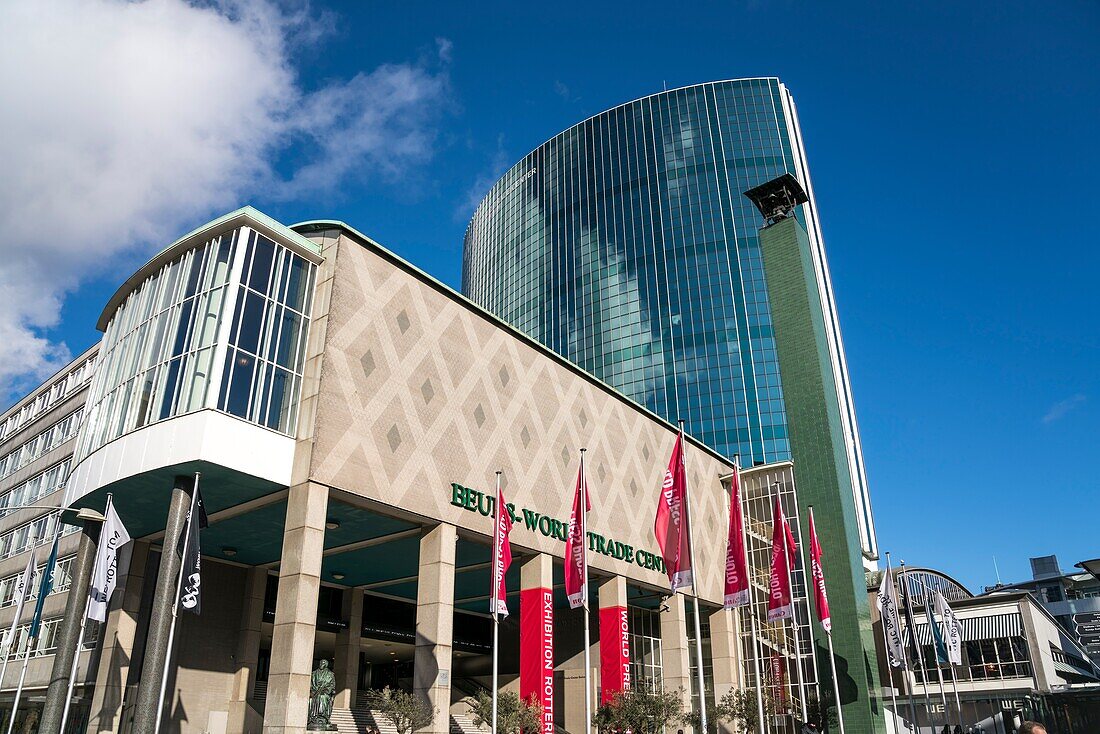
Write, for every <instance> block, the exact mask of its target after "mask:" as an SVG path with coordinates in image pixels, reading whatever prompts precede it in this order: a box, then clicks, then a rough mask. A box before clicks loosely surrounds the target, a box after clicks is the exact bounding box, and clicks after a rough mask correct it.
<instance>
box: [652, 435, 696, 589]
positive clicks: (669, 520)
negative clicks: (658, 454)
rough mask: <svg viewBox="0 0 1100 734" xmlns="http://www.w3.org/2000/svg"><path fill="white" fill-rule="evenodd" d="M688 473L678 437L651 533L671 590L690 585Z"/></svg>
mask: <svg viewBox="0 0 1100 734" xmlns="http://www.w3.org/2000/svg"><path fill="white" fill-rule="evenodd" d="M686 509H687V472H686V471H685V470H684V451H683V446H682V445H681V439H680V437H677V438H676V445H675V446H674V447H673V449H672V458H671V459H670V460H669V462H668V469H666V470H665V478H664V482H663V483H662V486H661V498H660V500H658V502H657V519H656V520H655V521H654V523H653V533H654V535H656V536H657V545H658V546H660V548H661V556H662V557H663V558H664V561H665V571H666V572H667V573H668V579H669V581H671V582H672V590H673V591H676V590H677V589H682V588H684V587H685V586H691V584H692V573H691V571H692V569H691V546H690V543H691V541H690V540H688V538H689V535H690V534H689V533H688V527H687V520H688V518H687V513H686V512H685V510H686Z"/></svg>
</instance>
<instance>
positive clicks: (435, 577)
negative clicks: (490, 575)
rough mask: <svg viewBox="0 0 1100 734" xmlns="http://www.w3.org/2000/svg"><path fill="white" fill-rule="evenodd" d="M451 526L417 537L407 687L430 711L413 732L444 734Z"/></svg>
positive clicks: (448, 700)
mask: <svg viewBox="0 0 1100 734" xmlns="http://www.w3.org/2000/svg"><path fill="white" fill-rule="evenodd" d="M457 541H458V534H457V532H456V531H455V526H454V525H447V524H446V523H443V524H440V525H436V526H435V527H434V528H431V529H429V530H428V531H427V532H425V533H424V535H423V536H421V538H420V570H419V575H418V579H417V588H416V653H415V657H414V658H413V691H414V692H415V693H416V695H417V696H419V697H420V698H421V699H422V700H424V701H426V702H427V703H428V705H429V706H431V707H432V708H434V709H435V710H436V715H435V720H434V721H433V722H432V725H431V726H429V727H426V728H424V729H420V730H419V732H423V734H448V732H449V731H450V728H451V727H450V718H451V717H450V715H449V713H448V712H449V710H450V708H451V643H452V635H453V632H454V600H455V543H456V542H457Z"/></svg>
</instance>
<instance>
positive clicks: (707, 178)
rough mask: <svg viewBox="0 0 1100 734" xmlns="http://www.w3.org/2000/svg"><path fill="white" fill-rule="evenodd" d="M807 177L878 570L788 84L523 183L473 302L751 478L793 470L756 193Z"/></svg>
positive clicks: (480, 241) (592, 149) (617, 116)
mask: <svg viewBox="0 0 1100 734" xmlns="http://www.w3.org/2000/svg"><path fill="white" fill-rule="evenodd" d="M786 172H791V173H794V174H795V175H796V177H798V178H799V179H800V180H801V181H802V183H803V185H804V186H805V187H806V188H807V189H808V191H809V193H810V197H811V198H810V203H809V204H808V205H807V206H806V207H804V211H803V212H800V214H799V217H800V218H801V221H802V224H803V226H804V227H806V229H807V231H808V233H809V237H810V241H811V246H812V248H813V253H812V254H813V258H814V264H815V274H816V277H817V280H818V282H819V292H820V293H821V300H822V310H823V312H824V314H825V321H826V328H827V331H828V342H829V346H830V356H831V363H832V369H833V377H834V380H835V381H836V383H837V393H838V395H839V397H840V403H839V409H840V411H841V421H842V429H843V431H844V433H845V444H846V448H847V456H846V460H847V462H848V464H849V474H850V475H851V477H852V492H853V497H854V498H855V504H856V507H857V515H858V521H859V526H860V543H861V547H862V550H863V552H864V554H865V555H866V556H867V557H868V558H874V557H875V556H877V548H876V546H875V536H874V521H873V519H872V515H871V508H870V500H869V498H868V493H867V486H866V473H865V471H864V468H863V457H862V449H861V447H860V441H859V433H858V428H857V425H856V420H855V409H854V406H853V403H852V398H851V390H850V388H849V385H848V375H847V365H846V364H845V358H844V350H843V344H842V342H841V339H840V329H839V325H838V323H837V317H836V308H835V305H834V304H833V295H832V285H831V282H830V279H829V273H828V266H827V264H826V261H825V251H824V247H823V245H822V242H821V234H820V227H819V226H818V222H817V211H816V206H815V202H814V199H813V188H812V185H811V184H810V181H809V171H808V169H807V167H806V161H805V152H804V149H803V146H802V138H801V133H800V131H799V126H798V119H797V115H796V114H795V111H794V103H793V101H792V100H791V96H790V94H789V92H788V91H787V89H786V87H785V86H784V85H783V84H781V83H780V82H779V80H778V79H775V78H760V79H740V80H732V81H723V82H712V83H708V84H700V85H696V86H691V87H685V88H682V89H676V90H671V91H668V92H662V93H660V94H655V95H652V96H649V97H644V98H642V99H638V100H635V101H633V102H629V103H627V104H624V105H620V106H619V107H615V108H614V109H611V110H608V111H606V112H603V113H600V114H599V115H596V116H594V117H591V118H589V119H587V120H585V121H584V122H581V123H579V124H578V125H575V126H574V127H571V128H569V129H568V130H566V131H564V132H562V133H560V134H558V135H556V136H554V137H553V138H552V139H550V140H548V141H547V142H545V143H543V144H542V145H540V146H539V147H538V148H536V149H535V150H533V151H532V152H531V153H530V154H528V155H527V156H526V157H525V158H524V159H523V160H521V161H520V162H519V163H517V164H516V165H514V166H513V167H512V168H511V169H510V170H509V171H508V172H507V173H505V174H504V176H503V177H502V178H501V179H500V181H498V182H497V183H496V184H495V185H494V186H493V187H492V188H491V189H490V190H489V192H488V194H487V195H486V196H485V198H484V200H483V201H482V202H481V204H480V205H479V206H478V208H477V210H476V212H475V213H474V216H473V218H472V220H471V221H470V224H469V227H468V228H467V231H466V237H465V248H464V253H463V282H462V288H463V292H464V293H465V294H466V295H467V296H468V297H470V298H471V299H472V300H474V301H475V302H477V303H479V304H480V305H482V306H484V307H485V308H487V309H488V310H489V311H492V312H493V313H495V314H496V315H498V316H500V317H501V318H503V319H504V320H505V321H508V322H509V323H511V324H512V325H514V326H515V327H517V328H518V329H520V330H521V331H524V332H526V333H528V334H530V335H531V336H533V337H534V338H536V339H538V340H539V341H541V342H542V343H543V344H546V345H547V346H549V347H550V348H551V349H554V350H555V351H556V352H558V353H559V354H561V355H562V356H564V357H566V358H567V359H569V360H571V361H572V362H574V363H575V364H578V365H580V366H581V367H583V368H584V369H586V370H588V371H589V372H591V373H592V374H594V375H596V376H597V377H599V378H600V379H602V380H604V381H605V382H607V383H608V384H610V385H612V386H613V387H615V388H616V389H618V390H619V391H621V392H623V393H624V394H626V395H628V396H629V397H631V398H632V399H634V400H635V401H637V402H639V403H641V404H642V405H644V406H646V407H647V408H649V409H650V410H652V411H654V412H655V413H657V414H658V415H661V416H663V417H665V418H667V419H669V420H677V419H683V420H684V421H686V425H687V430H688V431H689V432H690V433H691V434H692V435H694V436H696V437H698V438H699V439H700V440H702V441H704V442H705V443H707V444H708V445H710V446H712V447H713V448H714V449H715V450H717V451H720V452H721V453H723V454H725V455H726V456H730V457H733V456H739V457H740V459H741V464H742V465H744V466H752V465H753V464H755V463H760V462H765V463H770V462H774V461H782V460H785V459H789V458H791V445H790V431H789V426H788V418H787V411H786V406H785V404H784V396H783V387H782V384H781V381H780V375H779V364H778V359H777V357H776V350H775V339H774V334H773V328H772V318H771V314H770V311H769V303H768V292H767V286H766V284H765V282H764V269H763V261H762V258H761V254H760V243H759V237H758V231H757V230H758V228H759V227H760V226H761V224H762V223H763V222H762V221H761V219H760V216H759V214H758V213H757V212H756V210H755V209H754V207H753V205H752V204H751V203H750V202H749V200H748V199H746V198H745V197H744V196H742V192H743V191H745V190H747V189H749V188H751V187H754V186H756V185H758V184H761V183H764V182H765V181H769V180H771V179H773V178H775V177H777V176H779V175H780V174H783V173H786Z"/></svg>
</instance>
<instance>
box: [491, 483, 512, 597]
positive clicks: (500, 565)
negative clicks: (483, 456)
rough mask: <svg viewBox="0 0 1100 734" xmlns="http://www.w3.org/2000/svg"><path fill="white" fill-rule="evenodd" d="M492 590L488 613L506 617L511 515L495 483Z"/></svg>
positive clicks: (510, 548) (510, 555) (498, 484)
mask: <svg viewBox="0 0 1100 734" xmlns="http://www.w3.org/2000/svg"><path fill="white" fill-rule="evenodd" d="M493 512H494V516H493V517H494V519H493V578H492V584H493V588H492V590H491V592H490V593H491V595H492V599H491V601H490V602H489V613H490V614H492V615H493V616H494V617H495V616H497V615H498V614H499V615H501V616H503V617H507V616H508V592H507V589H506V588H505V584H504V576H505V574H507V573H508V567H509V566H511V565H512V544H511V543H509V542H508V535H509V534H510V533H511V532H512V514H511V513H510V512H508V505H507V504H506V503H505V502H504V492H503V491H502V490H501V488H500V482H499V481H498V482H497V499H496V506H495V507H494V508H493Z"/></svg>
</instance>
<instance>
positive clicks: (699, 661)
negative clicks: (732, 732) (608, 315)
mask: <svg viewBox="0 0 1100 734" xmlns="http://www.w3.org/2000/svg"><path fill="white" fill-rule="evenodd" d="M678 422H679V424H680V462H681V463H683V464H684V465H685V469H684V474H685V481H684V521H685V522H686V523H687V529H688V547H689V548H690V550H691V592H692V601H693V603H694V607H695V666H696V668H697V670H698V674H699V675H698V679H699V725H700V726H699V728H700V729H701V730H702V733H701V734H706V732H707V731H708V730H707V691H706V686H705V685H704V683H703V634H702V632H701V631H700V629H701V628H700V626H699V567H698V566H696V565H695V538H694V529H693V528H692V526H691V510H690V508H689V505H690V504H691V503H690V502H689V501H688V496H687V495H688V489H687V481H686V479H687V477H686V474H687V469H686V465H687V462H686V461H684V422H683V421H682V420H681V421H678Z"/></svg>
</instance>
